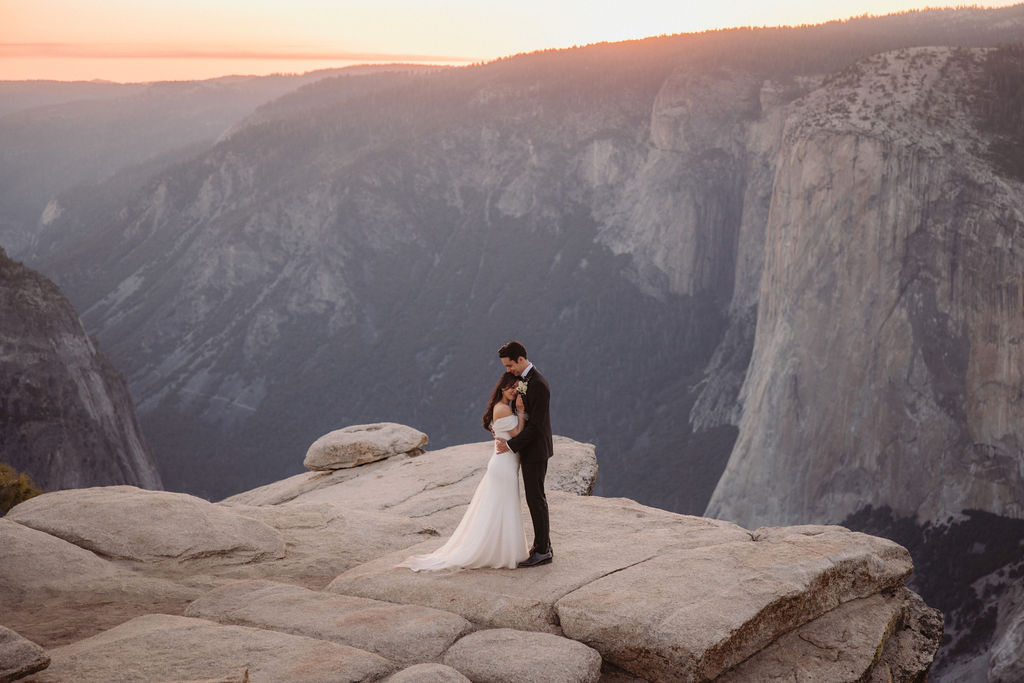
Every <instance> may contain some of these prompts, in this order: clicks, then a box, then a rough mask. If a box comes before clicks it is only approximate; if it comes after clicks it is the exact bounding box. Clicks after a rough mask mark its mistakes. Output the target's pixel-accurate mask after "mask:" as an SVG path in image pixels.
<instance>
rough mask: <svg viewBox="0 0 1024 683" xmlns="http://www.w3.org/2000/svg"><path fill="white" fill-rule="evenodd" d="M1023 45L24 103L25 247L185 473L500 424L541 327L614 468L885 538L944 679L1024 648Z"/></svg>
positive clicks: (269, 464)
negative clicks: (1001, 647) (931, 622)
mask: <svg viewBox="0 0 1024 683" xmlns="http://www.w3.org/2000/svg"><path fill="white" fill-rule="evenodd" d="M1022 38H1024V6H1017V7H1013V8H1007V9H1004V10H984V11H983V10H958V11H955V12H954V11H932V12H922V13H913V14H907V15H899V16H893V17H884V18H870V19H869V18H865V19H857V20H851V21H849V22H843V23H833V24H828V25H824V26H820V27H806V28H800V29H763V30H736V31H725V32H717V33H708V34H700V35H687V36H666V37H661V38H652V39H648V40H644V41H636V42H631V43H621V44H607V45H595V46H590V47H586V48H579V49H573V50H566V51H550V52H543V53H535V54H529V55H520V56H516V57H512V58H508V59H505V60H500V61H498V62H494V63H490V64H485V65H478V66H473V67H465V68H458V69H388V70H352V71H345V72H340V73H338V74H321V75H320V76H319V77H316V78H314V77H309V78H305V79H299V78H296V79H294V80H292V81H288V80H287V79H284V78H282V79H276V80H273V81H267V82H258V79H257V80H254V81H252V82H243V83H241V84H232V83H231V82H228V83H220V84H217V83H216V82H209V83H207V84H206V85H193V86H190V87H189V88H188V89H187V90H188V92H196V93H202V96H199V95H194V96H190V98H185V97H176V98H175V102H176V103H177V105H178V107H179V108H178V109H176V110H175V112H177V113H175V112H169V111H164V112H163V115H164V118H160V117H156V118H154V114H153V112H154V111H163V110H162V109H161V105H160V101H161V100H159V99H152V98H153V97H155V96H154V93H153V92H152V91H150V92H148V94H147V91H146V90H141V91H140V90H138V89H132V90H131V91H130V93H128V94H125V95H124V97H126V98H127V100H128V101H130V102H133V103H136V104H137V108H134V109H130V108H129V109H126V108H125V107H124V106H123V104H124V103H123V101H121V100H119V99H117V98H118V97H121V95H110V94H109V93H108V94H106V95H103V94H101V95H97V97H99V98H100V99H98V100H95V101H91V102H88V103H83V102H80V101H66V100H60V101H45V106H44V107H43V108H40V107H37V106H31V107H30V106H28V104H26V105H25V107H24V108H22V109H20V110H18V111H11V112H10V113H6V114H4V115H3V116H0V136H2V138H3V140H4V141H5V142H4V145H3V149H4V150H5V152H4V153H3V154H2V155H0V188H2V189H0V194H2V196H3V197H4V198H5V200H4V201H3V202H0V205H2V206H3V207H4V209H3V214H2V215H0V221H2V225H0V228H2V230H0V239H3V240H6V243H5V242H0V246H4V247H5V248H7V250H8V252H9V253H11V255H12V256H15V257H16V258H19V259H21V260H24V261H26V262H27V263H28V264H30V265H31V266H33V267H34V268H37V269H38V270H40V271H41V272H43V273H44V274H46V275H47V276H49V277H50V278H52V279H53V280H54V281H55V282H56V283H57V284H59V285H60V287H61V288H62V289H63V291H64V292H65V294H66V295H67V297H68V298H69V299H70V300H71V302H72V303H73V304H74V305H75V307H76V308H77V309H78V311H79V312H80V313H81V316H82V321H83V322H84V324H85V328H86V330H87V331H88V332H89V333H90V334H91V335H94V336H95V337H96V339H97V340H98V342H99V346H100V347H101V348H102V350H103V351H104V352H105V353H106V354H108V356H109V357H110V358H111V359H112V361H113V363H114V364H115V365H116V366H117V367H118V368H119V369H120V370H121V371H122V372H123V373H124V375H125V377H126V379H127V382H128V385H129V387H130V389H131V392H132V395H133V396H134V400H135V405H136V409H137V411H138V415H139V420H140V422H141V425H142V432H143V433H144V434H145V439H146V440H147V441H148V443H149V444H150V445H151V447H152V451H153V455H154V459H155V461H156V463H157V464H158V466H159V469H160V476H161V478H162V480H163V484H164V486H166V487H167V488H168V489H169V490H177V491H187V492H190V493H193V494H196V495H199V496H202V497H206V498H210V499H218V498H222V497H224V496H227V495H230V494H233V493H237V492H238V491H241V490H244V489H247V488H252V487H255V486H258V485H260V484H263V483H266V482H269V481H273V480H277V479H282V478H284V477H286V476H288V475H292V474H295V473H296V472H297V471H298V469H299V468H298V460H297V458H296V457H295V456H296V454H297V453H301V452H302V451H304V450H305V448H306V447H307V446H308V445H309V443H311V442H312V441H313V440H314V439H316V438H317V437H318V436H320V435H321V434H323V433H325V432H327V431H330V430H332V429H335V428H337V427H341V426H344V425H348V424H358V423H368V422H378V421H382V420H387V421H394V422H400V423H404V424H408V425H412V426H415V427H416V428H417V429H420V430H422V431H424V432H426V433H427V434H429V435H430V439H431V446H432V447H444V446H451V445H454V444H460V443H466V442H472V441H480V440H483V439H485V438H486V434H485V433H484V432H483V430H482V429H481V428H480V426H479V415H478V414H479V413H480V412H481V411H482V409H483V407H484V405H485V400H484V399H485V398H486V393H487V391H488V390H489V389H490V387H491V386H492V383H493V380H494V379H495V378H496V377H497V375H498V373H499V370H500V367H499V365H498V362H497V358H496V354H495V352H496V349H497V348H498V346H499V345H500V344H501V343H503V342H504V341H507V340H508V339H510V338H519V339H521V340H523V341H524V342H525V343H526V345H527V348H528V349H529V350H530V355H531V359H535V360H536V362H537V364H538V366H540V367H541V368H542V369H543V370H544V372H545V375H546V376H547V377H548V378H549V380H550V381H551V384H552V388H553V392H554V403H553V406H552V418H553V424H554V429H555V432H556V433H558V434H561V435H565V436H568V437H571V438H573V439H577V440H579V441H583V442H589V443H593V444H594V445H595V446H596V453H597V458H598V461H599V463H600V476H599V477H598V479H597V485H596V491H595V492H596V493H599V494H601V495H604V496H625V497H630V498H633V499H635V500H638V501H640V502H642V503H645V504H648V505H653V506H657V507H661V508H664V509H668V510H673V511H677V512H683V513H688V514H697V515H701V514H705V513H706V514H707V515H708V516H711V517H718V518H721V519H725V520H729V521H733V522H737V523H739V524H741V525H743V526H745V527H747V528H751V529H753V528H756V527H757V526H760V525H781V524H803V523H815V524H826V523H845V524H848V525H850V526H853V527H856V528H864V529H866V530H869V531H871V532H872V533H876V534H881V535H888V536H890V537H893V538H895V539H896V540H898V541H900V542H901V543H904V544H905V545H907V546H908V547H910V548H911V551H912V552H915V553H918V554H917V555H915V562H916V564H917V567H918V569H917V571H918V573H917V575H916V576H915V578H913V579H912V580H911V582H910V583H911V586H912V587H914V588H915V589H917V590H918V591H919V592H921V593H922V594H923V596H924V597H925V599H926V601H928V602H929V604H933V605H934V606H939V607H940V608H941V609H943V611H944V612H945V613H946V631H947V634H948V636H947V641H948V648H947V649H946V650H945V652H946V653H947V654H945V655H944V656H945V657H946V659H945V660H944V662H943V664H942V668H940V671H939V672H938V673H939V674H940V675H943V674H945V675H948V676H950V677H951V678H952V677H953V676H954V675H969V676H970V675H978V674H979V672H982V671H983V670H985V669H986V667H987V661H988V660H987V654H986V653H987V652H988V651H989V649H990V647H992V646H994V644H999V643H1002V644H1005V643H1007V642H1009V641H1008V640H1007V639H1010V640H1011V641H1012V639H1013V638H1016V637H1018V636H1015V635H1013V634H1015V633H1016V634H1020V637H1021V638H1024V626H1019V625H1020V624H1024V591H1022V590H1021V588H1020V586H1019V585H1018V584H1019V577H1020V575H1021V572H1022V571H1024V569H1022V568H1024V546H1021V543H1022V542H1024V521H1022V517H1024V509H1022V508H1021V503H1020V501H1021V500H1024V450H1022V445H1024V433H1022V429H1024V427H1022V425H1024V420H1022V419H1021V418H1024V398H1022V395H1021V389H1020V387H1021V386H1022V383H1024V376H1022V375H1024V347H1022V339H1024V329H1022V328H1024V276H1022V273H1024V253H1022V247H1021V237H1022V230H1024V161H1022V160H1024V113H1022V112H1024V91H1022V87H1021V84H1022V83H1024V53H1022V49H1021V48H1020V46H1019V44H1020V42H1021V40H1022ZM1012 44H1016V47H1014V46H1012ZM996 46H1002V47H998V48H997V47H996ZM228 85H230V86H231V88H233V90H232V91H231V92H232V94H231V95H228V94H225V88H226V87H227V86H228ZM6 87H9V84H0V92H3V91H4V88H6ZM41 87H42V86H41ZM153 90H159V88H155V87H154V88H153ZM104 92H105V93H107V92H108V91H104ZM35 97H36V98H37V100H36V101H33V104H39V102H41V100H38V98H39V97H42V95H40V94H38V93H37V94H36V95H35ZM55 97H56V96H55ZM147 97H149V98H151V99H147ZM103 98H106V99H103ZM26 102H28V100H26ZM77 116H81V117H83V119H81V120H85V121H89V122H90V125H89V126H84V125H77V124H68V123H66V122H64V119H65V118H66V117H70V121H72V122H74V121H76V117H77ZM126 121H131V122H132V126H133V127H132V128H130V129H129V131H136V133H135V134H134V135H130V134H127V133H125V134H123V135H121V134H120V133H121V132H123V131H124V130H125V122H126ZM96 130H102V131H107V132H108V134H110V135H113V136H114V137H113V138H103V137H98V136H97V135H96V134H95V131H96ZM113 140H117V142H114V141H113ZM8 141H9V142H8ZM15 141H16V142H17V145H15V144H14V142H15ZM42 141H47V145H43V143H42ZM944 549H948V552H944ZM961 556H967V557H968V560H966V561H963V562H957V561H955V560H951V559H950V558H954V557H961ZM950 562H952V563H953V564H956V565H958V566H956V567H955V568H953V569H950V568H949V567H947V564H949V563H950ZM938 577H944V578H948V580H947V581H945V582H943V581H942V580H940V579H939V578H938ZM915 581H917V583H916V584H915V583H914V582H915ZM936 601H938V602H941V603H942V604H941V605H940V604H936ZM1012 642H1017V641H1012ZM1011 645H1012V643H1011ZM940 656H942V655H940Z"/></svg>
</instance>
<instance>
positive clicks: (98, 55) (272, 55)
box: [0, 43, 478, 63]
mask: <svg viewBox="0 0 1024 683" xmlns="http://www.w3.org/2000/svg"><path fill="white" fill-rule="evenodd" d="M0 57H21V58H27V57H28V58H30V57H36V58H38V57H51V58H52V57H59V58H62V59H74V58H85V59H232V60H238V59H243V60H244V59H262V60H293V59H294V60H306V61H308V60H329V61H359V62H396V61H403V62H467V63H468V62H474V61H478V60H477V59H476V58H472V57H456V56H451V55H416V54H398V53H384V52H337V51H330V50H289V49H270V50H237V49H209V48H182V47H161V46H140V45H117V44H102V45H101V44H80V43H0Z"/></svg>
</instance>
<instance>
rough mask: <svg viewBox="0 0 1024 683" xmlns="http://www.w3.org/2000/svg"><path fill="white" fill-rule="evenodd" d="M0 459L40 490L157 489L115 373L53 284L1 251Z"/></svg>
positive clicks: (146, 451) (154, 471)
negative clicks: (0, 380)
mask: <svg viewBox="0 0 1024 683" xmlns="http://www.w3.org/2000/svg"><path fill="white" fill-rule="evenodd" d="M0 320H3V325H2V326H0V377H3V386H2V390H0V461H2V462H6V463H7V464H9V465H11V466H12V467H14V468H15V469H16V470H19V471H22V472H25V473H26V474H28V475H29V476H30V477H31V479H32V481H33V482H34V483H35V484H36V485H37V486H39V487H41V488H43V489H46V490H53V489H61V488H76V487H84V486H93V485H108V484H132V485H136V486H142V487H145V488H157V489H158V488H161V481H160V474H159V472H158V471H157V468H156V463H155V462H154V461H153V458H152V456H151V455H150V452H149V449H148V447H147V446H146V442H145V440H144V439H143V437H142V433H141V431H140V429H139V425H138V421H137V419H136V417H135V408H134V406H133V405H132V400H131V396H130V394H129V393H128V388H127V386H126V385H125V382H124V379H123V378H122V376H121V375H120V373H118V372H117V371H116V370H115V369H114V368H113V366H112V365H111V364H110V361H108V360H107V358H106V357H105V356H104V355H103V354H102V353H100V352H99V351H98V350H97V349H96V346H95V344H94V343H93V341H92V340H91V339H90V338H89V337H88V336H87V335H86V333H85V330H84V329H83V328H82V323H81V321H80V320H79V319H78V314H77V313H76V312H75V310H74V309H73V308H72V307H71V304H70V303H68V301H67V299H65V298H64V295H63V294H61V292H60V290H59V289H58V288H57V286H56V285H54V284H53V283H52V282H50V281H49V280H47V279H46V278H45V277H43V276H42V275H40V274H39V273H37V272H35V271H33V270H31V269H29V268H27V267H26V266H24V265H22V264H21V263H17V262H15V261H12V260H11V259H10V258H8V257H7V254H6V253H4V251H3V250H2V249H0Z"/></svg>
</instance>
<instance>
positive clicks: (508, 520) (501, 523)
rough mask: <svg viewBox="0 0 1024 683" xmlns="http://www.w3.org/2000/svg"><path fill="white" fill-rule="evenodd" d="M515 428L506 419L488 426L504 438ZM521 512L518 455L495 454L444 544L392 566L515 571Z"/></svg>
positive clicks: (520, 553)
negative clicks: (460, 518) (457, 523)
mask: <svg viewBox="0 0 1024 683" xmlns="http://www.w3.org/2000/svg"><path fill="white" fill-rule="evenodd" d="M518 424H519V418H518V417H517V416H515V415H508V416H506V417H502V418H499V419H498V420H497V421H496V422H495V423H494V424H493V425H492V426H493V428H494V433H495V435H497V436H500V437H501V438H503V439H508V438H509V436H510V435H509V432H510V431H511V430H513V429H515V428H516V426H517V425H518ZM529 555H530V552H529V550H528V549H527V546H526V534H525V533H524V531H523V513H522V509H521V508H520V503H519V456H518V455H516V454H515V453H513V452H512V451H506V452H504V453H498V452H497V451H495V453H494V454H493V455H492V456H491V459H490V461H488V463H487V472H486V473H485V474H484V478H483V479H481V480H480V483H479V484H478V485H477V487H476V492H475V493H474V494H473V499H472V500H471V501H470V503H469V508H468V509H467V510H466V513H465V514H464V515H463V516H462V521H461V522H459V526H458V527H456V529H455V532H454V533H453V534H452V536H451V538H449V539H448V542H447V543H445V544H444V545H443V546H441V547H440V548H438V549H437V550H435V551H434V552H432V553H430V554H428V555H413V556H412V557H410V558H409V559H407V560H406V561H405V562H402V563H401V564H399V565H397V566H399V567H408V568H409V569H411V570H413V571H414V572H418V571H424V570H428V571H433V570H438V569H449V568H455V567H461V568H466V569H476V568H479V567H495V568H505V569H515V568H516V565H517V564H518V563H519V562H520V561H522V560H525V559H526V558H527V557H529Z"/></svg>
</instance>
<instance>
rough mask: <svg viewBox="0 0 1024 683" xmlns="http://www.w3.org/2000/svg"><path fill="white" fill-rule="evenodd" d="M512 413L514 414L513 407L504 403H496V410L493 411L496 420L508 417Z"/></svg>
mask: <svg viewBox="0 0 1024 683" xmlns="http://www.w3.org/2000/svg"><path fill="white" fill-rule="evenodd" d="M511 414H512V409H511V408H509V407H508V406H507V405H505V404H504V403H495V404H494V410H493V411H491V415H492V416H493V417H494V419H495V420H497V419H500V418H503V417H508V416H509V415H511Z"/></svg>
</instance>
